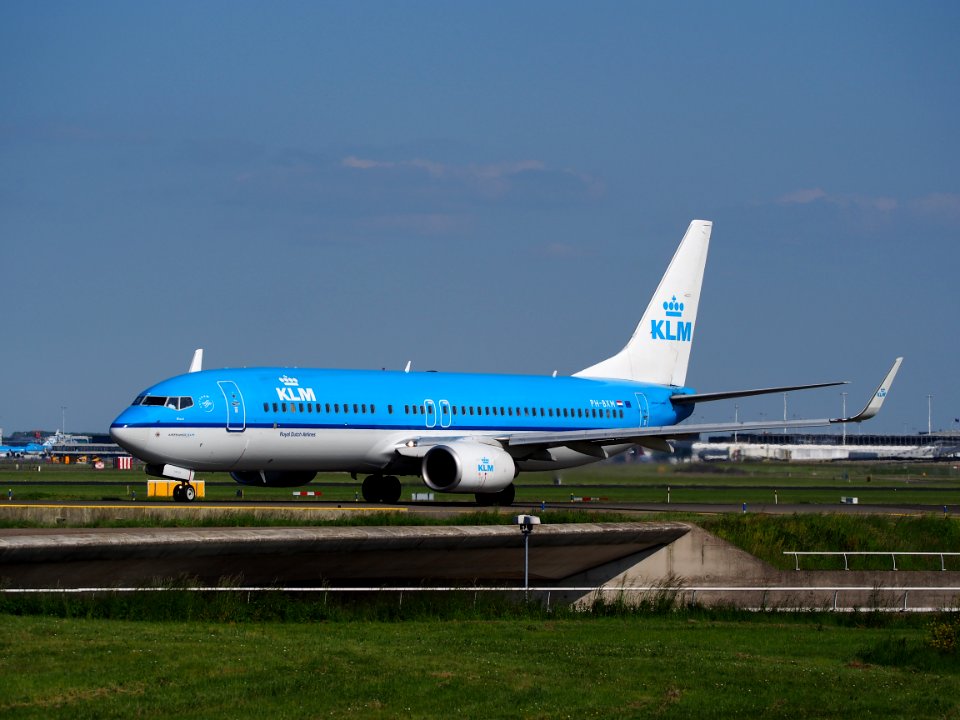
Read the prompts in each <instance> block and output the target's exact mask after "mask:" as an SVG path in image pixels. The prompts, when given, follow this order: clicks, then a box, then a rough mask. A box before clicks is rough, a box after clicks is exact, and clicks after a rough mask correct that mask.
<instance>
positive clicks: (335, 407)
mask: <svg viewBox="0 0 960 720" xmlns="http://www.w3.org/2000/svg"><path fill="white" fill-rule="evenodd" d="M333 411H334V412H335V413H339V412H340V403H334V404H333Z"/></svg>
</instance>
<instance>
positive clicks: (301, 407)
mask: <svg viewBox="0 0 960 720" xmlns="http://www.w3.org/2000/svg"><path fill="white" fill-rule="evenodd" d="M300 412H303V403H300Z"/></svg>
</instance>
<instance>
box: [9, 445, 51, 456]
mask: <svg viewBox="0 0 960 720" xmlns="http://www.w3.org/2000/svg"><path fill="white" fill-rule="evenodd" d="M48 449H49V448H48V446H47V445H46V444H40V443H33V442H32V443H27V444H26V445H0V457H13V458H20V457H30V456H37V455H42V454H43V453H44V452H46V451H47V450H48Z"/></svg>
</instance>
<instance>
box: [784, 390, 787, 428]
mask: <svg viewBox="0 0 960 720" xmlns="http://www.w3.org/2000/svg"><path fill="white" fill-rule="evenodd" d="M783 434H784V435H786V434H787V394H786V393H784V394H783Z"/></svg>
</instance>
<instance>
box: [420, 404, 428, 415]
mask: <svg viewBox="0 0 960 720" xmlns="http://www.w3.org/2000/svg"><path fill="white" fill-rule="evenodd" d="M420 414H421V415H426V414H427V411H426V410H425V409H424V407H423V405H421V406H420Z"/></svg>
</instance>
